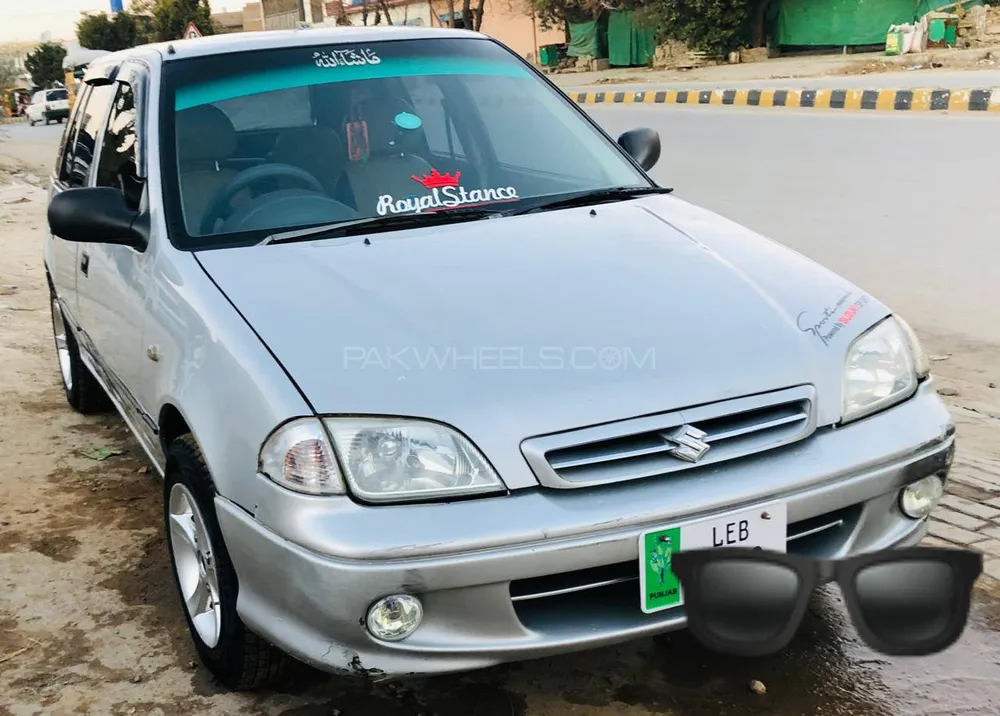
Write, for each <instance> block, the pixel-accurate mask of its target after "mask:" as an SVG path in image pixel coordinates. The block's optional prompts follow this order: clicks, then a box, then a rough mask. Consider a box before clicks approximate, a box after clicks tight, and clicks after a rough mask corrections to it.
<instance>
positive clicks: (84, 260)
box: [80, 251, 90, 276]
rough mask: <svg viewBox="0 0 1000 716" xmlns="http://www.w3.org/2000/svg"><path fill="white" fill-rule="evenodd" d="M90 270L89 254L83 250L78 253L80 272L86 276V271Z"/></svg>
mask: <svg viewBox="0 0 1000 716" xmlns="http://www.w3.org/2000/svg"><path fill="white" fill-rule="evenodd" d="M89 270H90V254H88V253H87V252H86V251H84V252H83V253H82V254H80V272H81V273H82V274H83V275H84V276H86V275H87V271H89Z"/></svg>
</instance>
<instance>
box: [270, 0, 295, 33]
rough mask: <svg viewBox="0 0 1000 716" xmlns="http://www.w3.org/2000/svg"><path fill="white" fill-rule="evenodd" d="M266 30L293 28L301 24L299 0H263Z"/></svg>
mask: <svg viewBox="0 0 1000 716" xmlns="http://www.w3.org/2000/svg"><path fill="white" fill-rule="evenodd" d="M261 6H262V8H263V13H264V29H265V30H293V29H295V28H296V27H298V26H299V22H301V21H300V20H299V2H298V0H261Z"/></svg>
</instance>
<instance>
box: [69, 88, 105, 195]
mask: <svg viewBox="0 0 1000 716" xmlns="http://www.w3.org/2000/svg"><path fill="white" fill-rule="evenodd" d="M115 90H117V87H116V86H114V85H96V86H92V87H91V88H90V90H89V91H88V92H87V96H86V97H85V98H81V105H80V109H79V110H78V111H77V113H76V117H75V119H74V121H73V125H74V126H73V127H70V128H68V129H67V132H68V134H67V142H66V148H65V150H64V152H63V161H62V169H61V170H60V172H59V178H60V179H62V181H64V182H65V183H66V185H67V186H70V187H81V186H86V185H87V177H88V176H90V166H91V164H92V163H93V161H94V148H95V147H96V145H97V137H98V136H99V135H100V133H101V132H102V131H104V120H105V118H106V117H107V115H108V107H109V105H110V104H111V98H112V97H113V96H114V93H115ZM74 135H75V136H74Z"/></svg>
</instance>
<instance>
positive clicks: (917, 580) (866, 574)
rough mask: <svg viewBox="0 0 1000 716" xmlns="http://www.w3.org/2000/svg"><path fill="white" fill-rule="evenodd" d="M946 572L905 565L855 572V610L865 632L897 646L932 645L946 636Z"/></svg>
mask: <svg viewBox="0 0 1000 716" xmlns="http://www.w3.org/2000/svg"><path fill="white" fill-rule="evenodd" d="M954 581H955V580H954V575H953V573H952V570H951V567H950V566H948V565H947V564H945V563H943V562H934V561H925V560H906V561H903V562H894V563H885V564H873V565H871V566H870V567H865V568H864V569H862V570H861V571H859V572H858V574H857V577H856V581H855V588H856V589H855V591H856V594H857V598H858V608H859V609H860V610H861V614H862V616H863V617H864V620H865V622H866V624H867V625H868V628H869V629H871V630H872V632H874V633H875V635H876V636H878V637H879V638H881V639H884V640H885V641H888V642H892V643H893V644H898V645H899V646H916V645H920V644H924V643H926V642H930V641H934V640H935V639H938V638H940V637H941V635H943V634H944V633H945V632H946V631H948V628H949V625H950V622H951V615H952V609H953V605H954V602H955V583H954Z"/></svg>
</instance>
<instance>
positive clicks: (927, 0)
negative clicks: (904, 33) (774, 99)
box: [773, 0, 982, 47]
mask: <svg viewBox="0 0 1000 716" xmlns="http://www.w3.org/2000/svg"><path fill="white" fill-rule="evenodd" d="M954 2H955V0H780V7H779V9H778V13H777V18H776V19H775V23H774V29H773V38H774V42H775V44H777V45H784V46H786V47H787V46H814V47H815V46H830V45H833V46H844V45H846V46H850V45H881V44H884V43H885V34H886V31H887V30H888V29H889V26H890V25H901V24H903V23H906V22H913V21H914V20H916V19H918V18H920V17H921V16H923V15H925V14H926V13H928V12H931V11H933V10H937V9H938V8H940V7H944V6H946V5H951V4H953V3H954ZM981 4H982V0H971V1H969V2H965V3H963V6H964V7H967V8H968V7H972V6H973V5H981Z"/></svg>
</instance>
